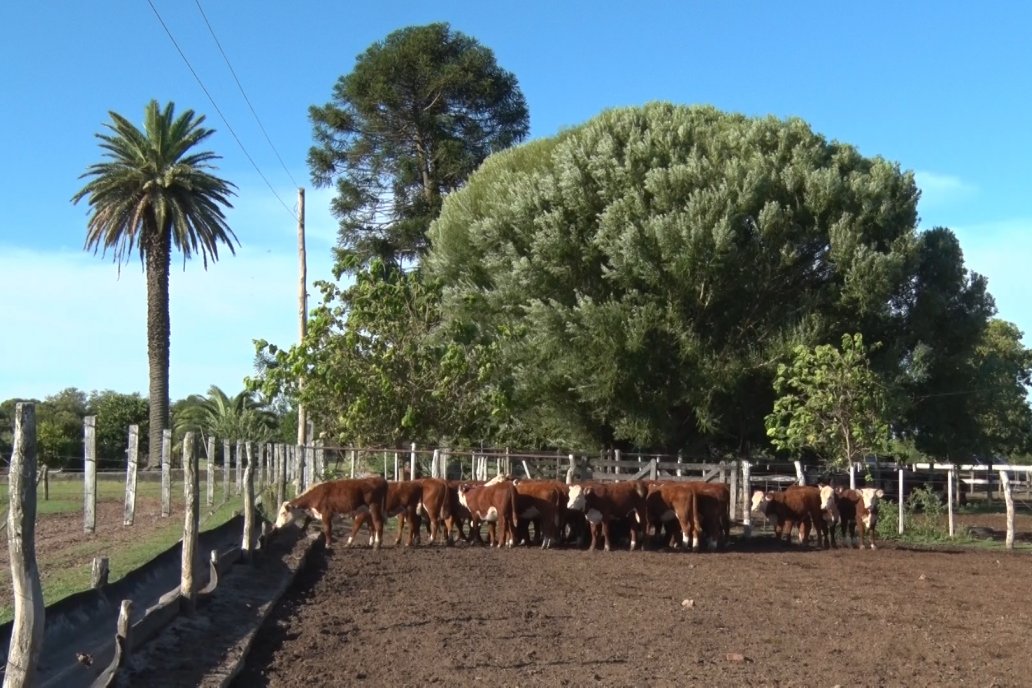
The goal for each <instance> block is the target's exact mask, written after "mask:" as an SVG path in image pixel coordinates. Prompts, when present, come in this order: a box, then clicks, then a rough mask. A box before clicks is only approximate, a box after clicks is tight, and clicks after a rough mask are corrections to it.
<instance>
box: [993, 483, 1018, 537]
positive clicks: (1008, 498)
mask: <svg viewBox="0 0 1032 688" xmlns="http://www.w3.org/2000/svg"><path fill="white" fill-rule="evenodd" d="M991 474H992V473H991V472H990V473H989V475H991ZM1000 487H1001V488H1003V500H1004V502H1006V504H1007V540H1006V543H1007V549H1014V495H1013V493H1012V492H1011V481H1010V476H1009V475H1008V474H1007V471H1002V470H1001V471H1000Z"/></svg>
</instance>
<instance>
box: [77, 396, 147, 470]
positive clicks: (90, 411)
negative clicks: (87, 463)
mask: <svg viewBox="0 0 1032 688" xmlns="http://www.w3.org/2000/svg"><path fill="white" fill-rule="evenodd" d="M86 406H87V415H92V416H96V417H97V431H96V432H97V460H98V461H99V462H101V464H102V465H103V464H104V463H107V464H108V465H109V466H111V467H116V468H124V467H125V465H126V452H127V451H128V448H129V426H130V425H138V426H140V456H147V449H148V444H147V443H148V436H149V434H148V432H147V430H148V428H147V421H148V418H149V413H150V409H149V406H148V404H147V400H146V399H144V398H143V397H141V396H140V395H139V394H136V393H134V394H122V393H119V392H115V391H113V390H110V389H107V390H104V391H101V392H97V391H94V392H91V393H90V396H89V400H88V401H87V402H86Z"/></svg>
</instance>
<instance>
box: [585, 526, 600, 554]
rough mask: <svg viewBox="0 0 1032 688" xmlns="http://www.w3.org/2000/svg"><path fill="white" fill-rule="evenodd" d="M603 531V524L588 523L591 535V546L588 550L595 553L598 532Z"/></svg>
mask: <svg viewBox="0 0 1032 688" xmlns="http://www.w3.org/2000/svg"><path fill="white" fill-rule="evenodd" d="M601 529H602V524H601V523H594V522H592V521H588V532H590V533H591V544H590V545H589V546H588V550H590V551H594V549H595V546H596V545H597V544H598V532H599V531H600V530H601Z"/></svg>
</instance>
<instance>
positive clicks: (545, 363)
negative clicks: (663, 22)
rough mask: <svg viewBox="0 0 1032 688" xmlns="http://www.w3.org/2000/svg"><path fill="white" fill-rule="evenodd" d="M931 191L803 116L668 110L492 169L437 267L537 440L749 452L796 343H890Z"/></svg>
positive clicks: (460, 216)
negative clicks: (867, 338)
mask: <svg viewBox="0 0 1032 688" xmlns="http://www.w3.org/2000/svg"><path fill="white" fill-rule="evenodd" d="M917 196H918V192H917V189H916V187H915V185H914V181H913V177H912V175H911V174H909V173H903V172H901V171H900V170H899V168H898V166H896V165H894V164H892V163H889V162H886V161H884V160H881V159H878V158H874V159H868V158H864V157H862V156H860V155H859V154H858V153H857V152H856V150H855V149H853V148H852V147H850V146H848V145H844V144H839V143H834V142H828V141H827V140H825V139H823V138H822V137H820V136H818V135H816V134H814V133H813V132H812V131H811V130H810V128H809V127H808V126H807V125H806V124H805V123H804V122H802V121H800V120H795V119H791V120H787V121H782V120H777V119H774V118H761V119H750V118H746V117H742V116H738V115H730V114H725V113H721V112H719V111H717V110H715V109H713V108H708V107H680V106H674V105H669V104H664V103H653V104H650V105H647V106H645V107H642V108H628V109H620V110H613V111H609V112H606V113H604V114H602V115H601V116H599V117H597V118H595V119H594V120H592V121H590V122H588V123H587V124H585V125H583V126H581V127H578V128H576V129H572V130H568V131H566V132H563V133H562V134H560V135H559V136H557V137H554V138H552V139H547V140H542V141H536V142H534V143H531V144H528V145H526V146H522V147H520V148H517V149H513V150H511V151H507V152H504V153H501V154H498V155H495V156H492V157H491V158H490V159H489V160H488V161H487V162H485V164H484V165H483V166H482V167H481V169H480V170H478V171H477V173H476V174H474V175H473V176H472V177H471V178H470V180H469V183H468V184H467V185H466V186H465V187H464V188H462V189H461V190H459V191H457V192H455V193H453V194H450V195H449V196H448V198H447V199H446V201H445V203H444V207H443V209H442V213H441V217H440V218H439V219H438V221H437V222H436V223H435V224H434V226H433V229H432V232H431V237H432V245H433V250H432V252H431V254H430V256H429V257H428V260H427V265H428V269H430V270H431V271H432V273H433V274H434V276H435V277H438V278H439V279H441V281H442V283H443V285H444V290H445V291H444V294H445V297H444V298H445V305H444V315H445V320H446V321H447V322H457V323H461V327H464V328H472V329H473V330H475V331H476V332H477V333H478V335H479V336H480V337H483V338H484V340H485V341H490V342H493V343H495V344H496V345H497V347H498V349H499V355H500V359H499V362H498V364H497V367H496V369H497V370H499V371H504V374H505V375H507V376H511V378H512V388H513V390H514V396H513V406H514V409H515V411H514V413H515V415H516V416H518V417H520V418H522V419H524V420H525V421H526V422H527V423H528V424H530V425H532V426H533V427H534V428H535V430H537V431H539V432H540V433H542V434H547V435H550V436H552V437H554V438H555V439H556V440H557V441H562V442H564V443H575V442H576V441H578V440H581V441H585V440H586V441H590V442H592V443H593V444H595V445H596V446H597V444H610V443H630V444H634V445H639V446H650V447H656V448H666V449H668V450H669V449H676V448H681V447H688V448H689V449H691V448H695V447H707V446H708V447H713V448H718V449H724V450H733V451H746V450H747V448H748V447H749V446H750V445H762V444H765V442H766V439H765V433H764V428H763V418H764V416H765V415H766V414H767V413H768V412H769V410H770V407H771V404H772V401H773V399H772V394H771V381H772V379H773V374H774V369H775V365H776V363H777V362H778V361H780V360H784V359H785V358H787V357H788V355H789V354H790V352H791V351H792V349H793V347H794V346H796V345H798V344H804V345H814V344H817V343H820V342H822V341H827V340H828V339H829V338H834V337H837V336H839V335H841V334H842V332H843V330H844V329H845V324H846V323H848V324H849V326H850V327H851V328H852V327H859V328H860V331H861V332H864V331H866V330H868V329H870V330H877V329H879V328H882V329H888V324H887V323H888V322H889V321H890V320H891V318H892V316H893V303H894V300H897V299H898V298H899V296H900V291H901V289H902V284H903V283H904V282H905V276H906V275H905V269H906V267H907V266H908V264H909V263H908V260H909V257H910V253H911V252H912V250H913V246H914V243H915V233H914V225H915V223H916V201H917Z"/></svg>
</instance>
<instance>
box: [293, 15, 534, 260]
mask: <svg viewBox="0 0 1032 688" xmlns="http://www.w3.org/2000/svg"><path fill="white" fill-rule="evenodd" d="M309 113H310V117H311V120H312V124H313V129H314V135H315V145H314V146H312V148H311V150H310V151H309V154H308V162H309V165H310V167H311V171H312V178H313V180H314V181H315V183H316V184H317V185H321V186H327V185H331V184H333V185H335V186H336V189H337V195H336V197H335V198H334V200H333V205H332V210H333V214H334V215H335V216H336V217H337V218H338V219H339V220H340V243H339V249H340V250H341V251H342V252H343V253H344V254H346V255H347V256H348V258H349V260H348V261H346V264H347V265H348V267H349V268H351V267H354V266H355V265H356V264H357V265H362V264H365V263H367V262H368V261H369V260H370V259H372V258H374V257H377V258H379V259H381V260H382V261H384V262H385V263H387V264H401V263H403V262H405V261H409V260H412V259H418V258H419V257H420V256H422V255H423V253H424V252H425V250H426V248H427V238H426V232H427V229H428V227H429V225H430V222H431V221H432V220H433V219H434V218H435V217H437V214H438V212H439V211H440V205H441V199H442V198H443V196H444V195H445V194H447V193H448V192H450V191H453V190H454V189H457V188H459V187H460V186H461V185H462V184H463V183H464V182H465V180H466V178H467V177H468V176H469V175H470V173H472V172H473V170H475V169H476V168H477V167H478V166H479V165H480V163H481V162H482V161H483V160H484V158H486V157H487V156H488V155H489V154H491V153H493V152H495V151H498V150H501V149H503V148H507V147H508V146H511V145H512V144H514V143H517V142H519V141H520V140H522V139H523V138H524V137H525V136H526V134H527V130H528V126H529V125H528V115H527V106H526V102H525V100H524V98H523V94H522V93H521V92H520V89H519V87H518V85H517V82H516V77H515V76H513V75H512V74H511V73H509V72H507V71H505V70H504V69H502V68H501V67H499V66H498V64H497V63H496V61H495V57H494V53H492V51H491V50H489V49H488V48H486V47H484V46H482V45H480V44H479V43H478V42H477V41H476V40H475V39H473V38H471V37H469V36H466V35H465V34H463V33H461V32H458V31H454V30H453V29H452V28H451V27H450V26H449V25H448V24H443V23H438V24H430V25H427V26H414V27H408V28H405V29H401V30H399V31H395V32H393V33H391V34H390V35H388V36H387V37H386V38H385V39H384V40H383V41H379V42H377V43H374V44H373V45H371V46H370V47H369V48H368V49H367V50H366V51H365V52H364V53H362V54H361V55H359V56H358V59H357V61H356V63H355V67H354V69H353V70H352V71H351V72H350V73H349V74H346V75H344V76H342V77H341V78H340V79H339V80H338V81H337V83H336V85H335V86H334V88H333V97H332V99H331V100H330V102H328V103H327V104H325V105H323V106H313V107H311V108H310V111H309Z"/></svg>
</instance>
